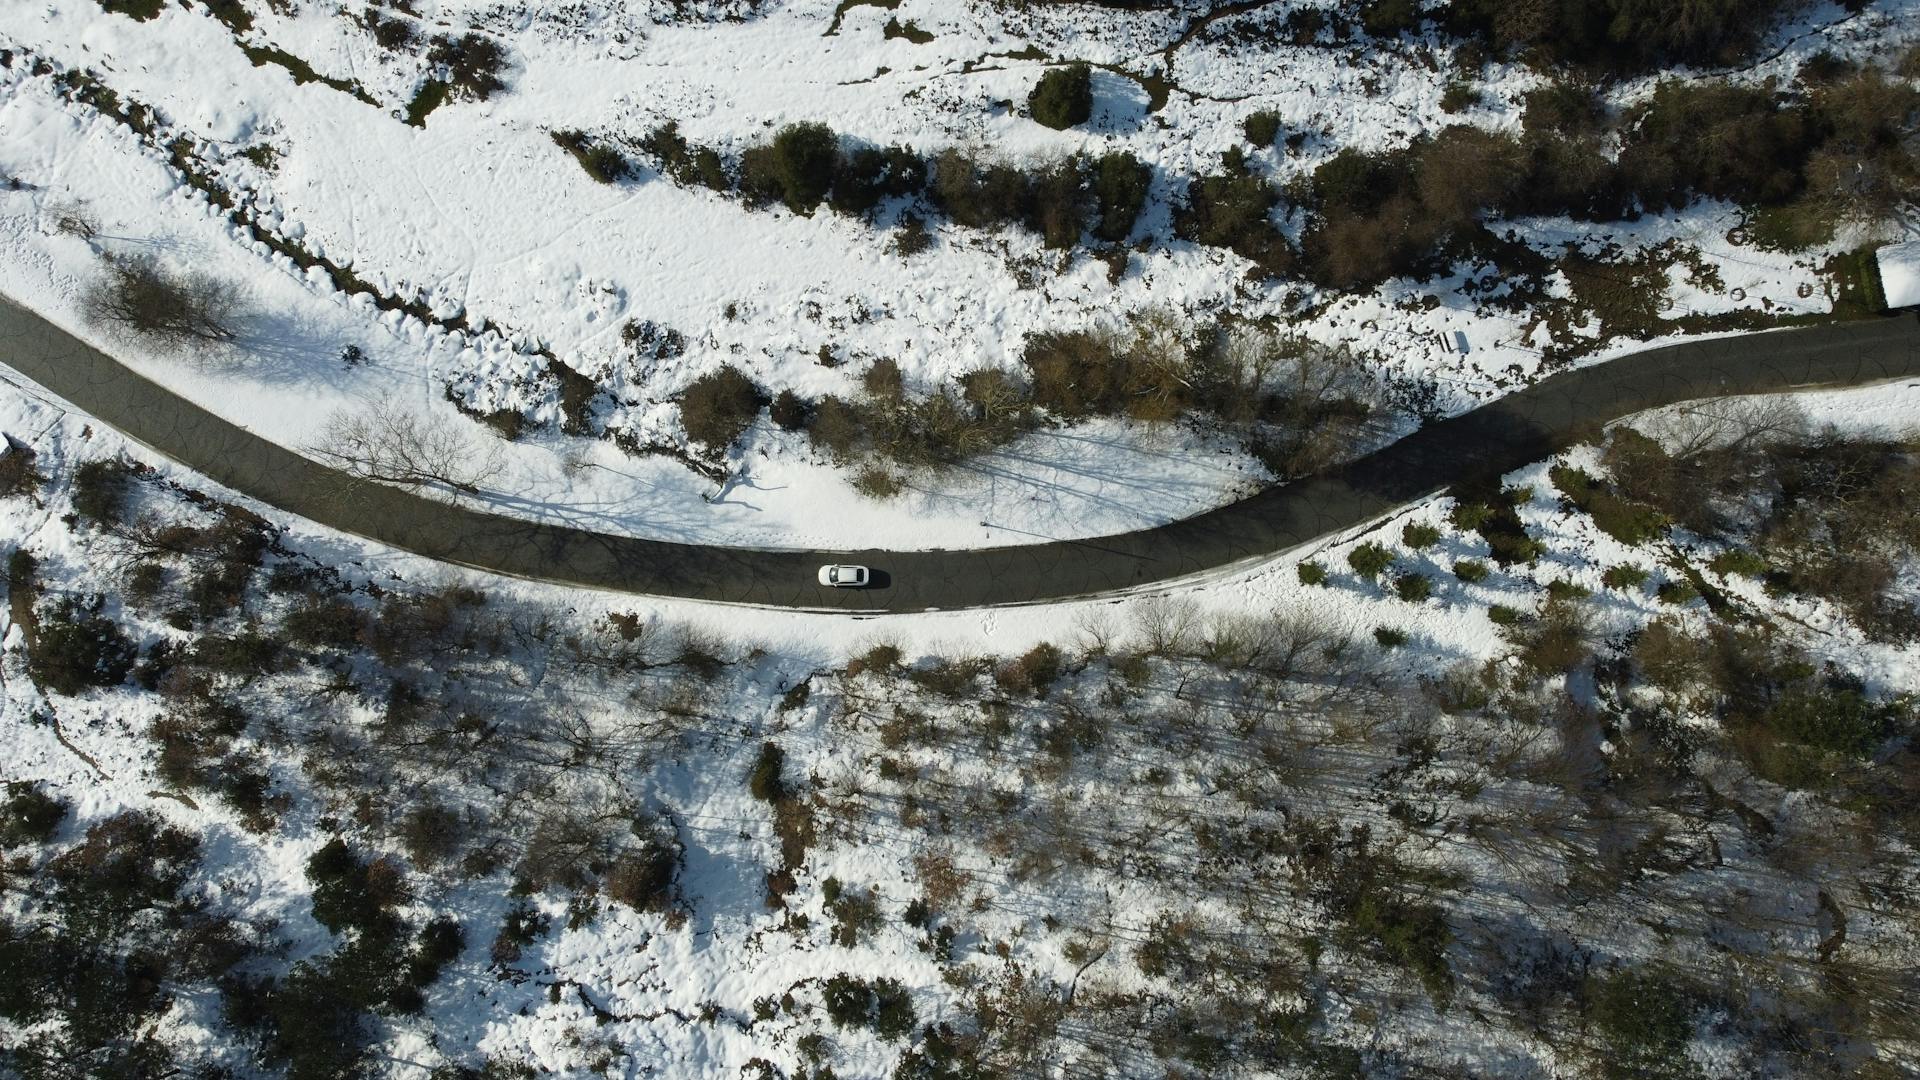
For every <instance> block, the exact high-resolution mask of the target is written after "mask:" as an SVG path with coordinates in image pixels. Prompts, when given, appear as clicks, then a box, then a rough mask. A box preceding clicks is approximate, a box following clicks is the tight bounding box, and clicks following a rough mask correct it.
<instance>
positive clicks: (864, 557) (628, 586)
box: [0, 303, 1920, 611]
mask: <svg viewBox="0 0 1920 1080" xmlns="http://www.w3.org/2000/svg"><path fill="white" fill-rule="evenodd" d="M0 362H4V363H6V364H7V365H8V366H10V367H12V368H14V369H15V370H17V371H18V372H20V373H21V374H22V375H25V376H26V377H27V378H29V379H31V380H33V381H34V382H36V383H38V384H40V385H41V386H42V387H45V388H46V389H47V390H49V391H51V392H52V393H54V394H55V395H57V396H59V397H61V398H64V399H65V400H67V401H68V402H71V403H72V404H73V405H74V406H76V407H77V408H78V409H79V411H81V412H84V413H87V414H89V415H91V416H93V417H95V418H96V419H98V420H100V421H101V422H103V423H106V424H108V425H111V426H112V427H114V428H117V429H119V430H120V431H121V432H122V433H124V434H125V435H127V436H128V437H130V438H132V439H133V440H134V441H136V442H140V443H143V444H145V445H146V446H148V447H151V448H152V449H154V450H156V451H158V452H159V453H161V454H164V455H165V456H167V457H170V458H172V459H174V460H176V461H178V462H180V463H181V464H183V465H186V466H187V467H189V468H191V469H193V470H194V471H196V472H199V473H203V474H205V475H206V476H208V477H211V478H212V479H214V480H217V481H219V482H220V483H222V484H225V485H226V486H228V487H230V488H232V489H234V490H235V491H238V492H241V493H243V494H245V495H247V496H250V497H252V498H254V499H257V500H259V501H260V502H263V503H266V504H268V505H270V506H274V507H278V508H279V509H281V510H284V511H286V512H288V513H291V514H297V515H299V516H301V517H304V518H307V519H309V520H311V521H315V522H318V523H320V524H322V525H325V526H328V527H330V528H333V529H338V530H340V531H342V532H347V533H353V534H355V535H358V536H363V537H366V538H367V539H369V540H373V541H375V542H377V543H380V544H385V545H387V546H390V547H395V548H399V549H401V550H404V551H410V552H414V553H416V554H419V555H424V556H427V557H429V558H433V559H440V560H444V561H447V562H452V563H459V564H461V565H465V566H471V567H476V568H479V569H482V570H489V571H493V572H496V573H503V574H512V575H515V576H518V577H524V578H532V579H537V580H542V581H551V582H556V583H560V584H565V585H584V586H590V587H593V588H600V589H613V590H618V591H622V592H631V593H642V594H649V595H656V596H673V597H685V598H690V599H698V600H713V601H724V602H730V603H740V604H762V605H772V606H777V607H788V608H823V609H840V610H867V611H921V610H927V609H952V608H967V607H984V606H989V605H1000V604H1021V603H1032V602H1035V601H1041V600H1054V599H1062V598H1067V597H1076V596H1089V595H1095V594H1099V593H1109V592H1114V591H1117V590H1123V589H1131V588H1136V587H1139V586H1143V585H1150V584H1153V583H1155V582H1162V581H1167V580H1169V579H1173V578H1179V577H1184V576H1187V575H1191V574H1197V573H1200V572H1203V571H1208V570H1214V569H1217V568H1220V567H1224V566H1227V565H1229V564H1232V563H1235V562H1238V561H1240V560H1243V559H1250V558H1254V557H1257V556H1262V555H1270V554H1273V553H1277V552H1281V551H1286V550H1288V549H1290V548H1294V547H1298V546H1300V545H1303V544H1307V543H1310V542H1312V541H1314V540H1316V539H1319V538H1321V537H1324V536H1328V535H1330V534H1333V533H1338V532H1342V531H1345V530H1348V529H1352V528H1354V527H1356V526H1360V525H1364V524H1366V523H1367V522H1369V521H1372V520H1374V519H1376V518H1379V517H1381V516H1383V515H1386V514H1388V513H1390V512H1391V511H1393V510H1394V509H1395V508H1396V507H1399V506H1402V505H1405V504H1407V503H1409V502H1414V501H1417V500H1419V499H1421V498H1424V497H1425V496H1427V495H1429V494H1431V493H1433V492H1435V491H1438V490H1441V489H1443V488H1446V487H1448V486H1449V485H1451V484H1454V483H1456V482H1459V481H1463V480H1470V479H1475V478H1484V477H1487V476H1490V475H1497V474H1499V473H1502V472H1506V471H1509V470H1512V469H1515V468H1518V467H1520V466H1522V465H1525V464H1526V463H1528V462H1531V461H1536V460H1539V459H1540V458H1542V457H1545V456H1547V455H1548V454H1549V453H1551V452H1552V450H1553V448H1554V447H1555V445H1556V444H1557V443H1558V442H1559V441H1560V440H1561V439H1563V438H1564V437H1565V436H1567V435H1568V434H1570V433H1573V432H1575V431H1578V430H1581V429H1582V428H1585V427H1589V426H1591V425H1593V424H1596V423H1602V422H1605V421H1608V420H1612V419H1614V418H1616V417H1620V416H1624V415H1626V414H1628V413H1633V412H1639V411H1641V410H1643V409H1648V408H1653V407H1655V406H1659V405H1667V404H1672V403H1673V402H1676V401H1686V400H1690V399H1695V398H1705V397H1715V396H1723V395H1729V394H1748V393H1759V392H1764V391H1775V390H1786V389H1792V388H1798V387H1811V386H1843V385H1854V384H1861V383H1870V382H1877V381H1882V380H1888V379H1896V378H1907V377H1913V378H1920V317H1917V316H1916V314H1915V313H1913V312H1906V313H1902V314H1898V315H1890V316H1886V317H1883V318H1879V319H1872V320H1867V321H1861V322H1849V323H1837V324H1832V325H1826V326H1817V327H1808V328H1802V329H1794V330H1781V331H1774V332H1769V333H1762V334H1747V335H1742V336H1739V337H1731V338H1716V339H1712V340H1706V341H1693V342H1685V343H1682V344H1678V345H1668V346H1663V347H1661V348H1655V349H1648V350H1646V351H1643V352H1639V353H1634V354H1632V355H1629V356H1625V357H1621V358H1619V359H1616V360H1612V361H1608V362H1606V363H1603V364H1598V365H1594V366H1591V367H1585V368H1580V369H1577V370H1574V371H1568V372H1564V373H1561V374H1558V375H1554V376H1552V377H1550V378H1547V379H1544V380H1542V381H1540V382H1538V383H1536V384H1534V385H1533V386H1531V387H1529V388H1527V389H1525V390H1521V391H1518V392H1516V393H1514V394H1510V395H1508V396H1507V397H1504V398H1502V399H1500V400H1499V401H1496V402H1493V403H1492V404H1489V405H1486V406H1483V407H1481V408H1479V409H1476V410H1474V411H1473V412H1470V413H1466V414H1463V415H1461V416H1458V417H1454V418H1452V419H1448V420H1442V421H1438V422H1435V423H1432V424H1429V425H1427V426H1426V427H1424V428H1422V429H1421V430H1419V431H1418V432H1415V433H1414V434H1412V435H1410V436H1408V437H1406V438H1404V439H1402V440H1400V441H1399V442H1396V443H1393V444H1392V445H1390V446H1387V447H1385V448H1383V449H1381V450H1379V451H1376V452H1375V453H1372V454H1370V455H1368V456H1366V457H1364V458H1361V459H1359V460H1357V461H1354V462H1352V463H1350V464H1347V465H1344V466H1341V467H1339V468H1336V469H1333V470H1330V471H1328V472H1326V473H1324V474H1321V475H1319V476H1316V477H1313V478H1311V479H1307V480H1302V481H1298V482H1295V483H1292V484H1287V485H1285V486H1282V487H1276V488H1270V489H1268V490H1266V491H1263V492H1261V493H1259V494H1257V495H1254V496H1252V497H1250V498H1247V499H1243V500H1241V501H1239V502H1236V503H1233V504H1230V505H1228V506H1223V507H1220V508H1219V509H1216V510H1212V511H1209V512H1207V513H1204V514H1200V515H1198V516H1196V517H1192V518H1188V519H1186V520H1184V521H1177V522H1174V523H1172V524H1169V525H1163V526H1160V527H1158V528H1153V529H1145V530H1142V531H1139V532H1132V533H1126V534H1123V535H1119V536H1107V537H1101V538H1098V539H1093V540H1083V541H1060V542H1053V543H1044V544H1031V545H1026V546H1021V547H1000V548H986V549H981V550H974V551H834V552H825V551H765V550H755V549H748V548H729V547H702V546H698V545H693V544H678V543H669V542H666V541H660V540H643V539H636V538H633V537H626V536H612V535H607V534H603V533H596V532H591V531H588V530H584V529H577V528H571V527H568V526H564V525H550V524H542V523H537V522H530V521H523V520H520V519H516V518H510V517H503V516H500V515H496V514H490V513H486V512H484V511H482V510H479V509H474V508H472V507H468V506H456V505H451V504H449V503H445V502H440V501H437V500H434V499H429V498H424V497H422V496H419V495H416V494H413V493H411V492H408V491H405V490H402V489H399V488H393V487H387V486H384V485H378V484H369V483H362V482H357V481H352V480H350V479H348V478H347V477H345V476H343V475H342V474H340V473H338V472H336V471H334V470H332V469H329V468H327V467H325V466H323V465H320V464H318V463H317V462H314V461H312V460H309V459H307V458H305V457H302V456H300V455H299V454H297V453H294V452H293V451H291V450H288V449H286V448H285V447H282V446H278V445H276V444H274V443H272V442H270V441H268V440H266V439H263V438H261V437H259V436H257V435H254V434H252V433H250V432H248V431H246V430H244V429H243V428H240V427H238V426H236V425H235V424H232V423H229V422H228V421H226V420H223V419H221V418H220V417H218V416H215V415H214V414H212V413H210V412H208V411H206V410H205V409H202V408H200V407H199V406H197V405H195V404H194V403H193V402H191V401H188V400H186V399H185V398H182V397H180V396H179V395H177V394H175V393H173V392H172V391H169V390H167V389H165V388H163V387H161V386H159V385H158V384H156V383H154V382H152V381H150V380H148V379H145V378H143V377H141V376H140V375H137V374H135V373H134V372H132V371H131V370H129V369H128V368H126V367H125V366H123V365H122V364H120V363H119V362H118V361H116V360H114V359H113V358H112V357H110V356H107V355H106V354H104V353H102V352H100V351H99V350H97V349H94V348H93V347H91V346H89V345H87V344H86V343H85V342H82V341H80V340H79V339H77V338H75V337H73V336H72V335H70V334H68V333H66V332H65V331H63V330H61V329H60V328H59V327H57V326H54V325H53V324H51V323H49V322H47V321H46V320H44V319H42V318H40V317H39V316H38V315H35V314H34V313H33V312H31V311H28V310H26V309H24V308H21V307H18V306H17V305H13V304H10V303H0ZM825 562H854V563H863V564H865V565H867V566H871V567H873V568H874V571H875V579H876V587H872V588H868V589H864V590H858V591H855V590H843V589H832V588H827V587H824V586H821V585H820V584H819V583H818V582H817V581H816V580H815V572H816V571H817V569H818V568H819V566H820V564H822V563H825Z"/></svg>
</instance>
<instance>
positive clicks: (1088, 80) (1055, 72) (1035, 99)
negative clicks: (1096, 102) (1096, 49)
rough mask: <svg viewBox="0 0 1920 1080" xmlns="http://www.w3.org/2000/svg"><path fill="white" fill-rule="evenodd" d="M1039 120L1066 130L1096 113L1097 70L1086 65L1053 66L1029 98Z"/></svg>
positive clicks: (1030, 108)
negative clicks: (1094, 93) (1094, 100)
mask: <svg viewBox="0 0 1920 1080" xmlns="http://www.w3.org/2000/svg"><path fill="white" fill-rule="evenodd" d="M1027 109H1028V111H1029V112H1031V113H1032V114H1033V118H1034V120H1035V121H1037V122H1039V123H1041V124H1044V125H1046V126H1047V127H1050V128H1053V129H1055V130H1057V131H1065V130H1066V129H1067V128H1070V127H1073V126H1074V125H1076V124H1084V123H1086V122H1087V120H1088V119H1089V118H1091V117H1092V116H1093V69H1092V68H1090V67H1088V66H1087V65H1086V64H1068V65H1067V66H1065V67H1057V68H1052V69H1050V70H1048V71H1047V73H1046V74H1044V75H1042V76H1040V81H1039V82H1038V83H1036V84H1035V85H1034V88H1033V92H1032V93H1031V94H1030V95H1028V97H1027Z"/></svg>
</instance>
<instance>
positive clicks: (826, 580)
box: [820, 564, 867, 589]
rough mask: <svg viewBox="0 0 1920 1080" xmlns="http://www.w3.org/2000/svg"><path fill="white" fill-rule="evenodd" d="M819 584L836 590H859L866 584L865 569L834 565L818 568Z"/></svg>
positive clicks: (862, 567)
mask: <svg viewBox="0 0 1920 1080" xmlns="http://www.w3.org/2000/svg"><path fill="white" fill-rule="evenodd" d="M820 584H822V585H831V586H833V587H834V588H836V589H859V588H863V587H865V585H866V584H867V568H866V567H864V566H845V565H840V564H834V565H831V566H823V567H821V568H820Z"/></svg>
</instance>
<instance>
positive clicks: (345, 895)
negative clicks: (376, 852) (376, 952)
mask: <svg viewBox="0 0 1920 1080" xmlns="http://www.w3.org/2000/svg"><path fill="white" fill-rule="evenodd" d="M307 881H308V882H309V883H310V884H311V885H312V886H313V895H312V904H313V917H314V918H315V919H316V920H318V921H319V923H320V925H322V926H324V927H326V928H327V929H328V930H331V931H332V932H334V933H336V934H339V933H344V932H346V931H348V930H356V931H359V932H361V933H362V934H373V933H382V932H387V931H390V930H391V929H392V928H393V927H394V926H395V925H396V924H397V920H396V919H395V917H394V916H393V915H392V914H391V909H392V908H393V907H394V906H395V905H396V904H399V903H401V902H403V901H404V900H405V899H406V898H407V894H406V888H405V882H404V880H403V878H402V877H401V874H400V871H399V869H398V868H397V867H396V866H395V865H394V864H393V863H391V862H388V861H387V860H384V859H380V860H375V861H373V862H366V861H364V860H362V859H361V858H359V857H358V856H356V855H355V854H354V853H353V852H352V851H351V850H350V849H349V848H348V847H347V843H346V841H344V840H342V839H340V838H339V837H337V836H336V837H334V838H333V839H332V840H329V841H328V842H327V843H325V844H323V845H321V847H320V849H319V850H318V851H316V852H314V853H313V855H311V856H310V857H308V859H307Z"/></svg>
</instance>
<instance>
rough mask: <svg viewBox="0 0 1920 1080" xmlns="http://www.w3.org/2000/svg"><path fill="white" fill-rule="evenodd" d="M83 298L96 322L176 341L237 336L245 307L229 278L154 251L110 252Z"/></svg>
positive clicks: (170, 342) (215, 341)
mask: <svg viewBox="0 0 1920 1080" xmlns="http://www.w3.org/2000/svg"><path fill="white" fill-rule="evenodd" d="M82 303H83V304H84V307H85V310H86V312H87V314H88V316H89V317H90V318H91V319H93V320H94V321H95V322H99V323H104V324H106V325H109V326H113V327H117V328H119V329H122V330H124V331H126V332H129V333H132V334H136V335H139V336H141V337H145V338H150V339H152V340H154V341H158V342H161V343H164V344H168V345H173V346H180V345H188V344H196V343H197V344H224V343H226V342H229V341H232V340H233V338H234V334H235V329H234V327H235V322H236V320H237V319H238V317H239V312H240V299H239V294H238V293H237V291H236V290H235V289H234V287H233V286H232V285H231V284H230V283H228V282H226V281H224V280H222V279H220V278H216V277H214V276H212V275H210V274H205V273H201V272H198V271H177V270H172V269H169V268H167V267H165V266H163V265H161V264H160V262H159V261H158V260H156V259H154V258H153V257H151V256H128V257H110V258H108V259H107V260H106V273H105V274H104V275H103V276H102V277H100V278H99V279H97V280H95V282H94V283H93V285H92V286H91V287H90V288H89V289H88V290H87V293H86V296H85V297H84V298H83V301H82Z"/></svg>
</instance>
